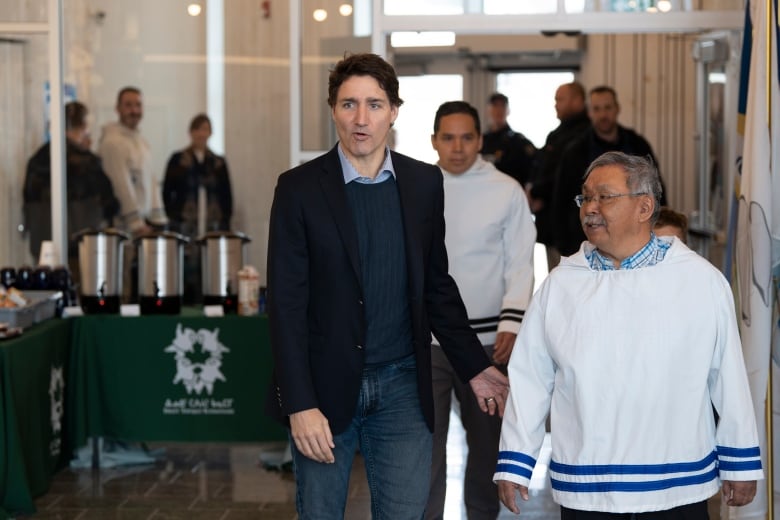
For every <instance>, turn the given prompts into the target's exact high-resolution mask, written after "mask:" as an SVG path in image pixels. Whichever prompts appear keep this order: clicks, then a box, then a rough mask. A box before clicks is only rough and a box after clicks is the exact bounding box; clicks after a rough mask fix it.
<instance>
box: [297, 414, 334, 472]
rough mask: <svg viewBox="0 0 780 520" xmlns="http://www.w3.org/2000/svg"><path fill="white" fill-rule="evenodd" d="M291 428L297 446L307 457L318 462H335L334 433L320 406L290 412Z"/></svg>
mask: <svg viewBox="0 0 780 520" xmlns="http://www.w3.org/2000/svg"><path fill="white" fill-rule="evenodd" d="M290 430H291V432H292V438H293V440H294V441H295V447H296V448H298V451H300V452H301V453H303V454H304V455H305V456H306V457H308V458H310V459H312V460H316V461H317V462H327V463H332V462H335V460H336V458H335V457H334V456H333V448H335V447H336V445H335V444H334V443H333V435H332V434H331V432H330V426H328V420H327V419H326V418H325V416H324V415H322V412H321V411H320V410H319V408H309V409H308V410H303V411H301V412H296V413H291V414H290Z"/></svg>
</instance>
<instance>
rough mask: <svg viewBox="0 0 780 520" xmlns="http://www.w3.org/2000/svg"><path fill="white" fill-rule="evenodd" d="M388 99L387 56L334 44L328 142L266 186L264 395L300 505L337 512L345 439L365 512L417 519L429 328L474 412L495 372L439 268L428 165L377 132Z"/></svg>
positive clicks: (437, 178)
mask: <svg viewBox="0 0 780 520" xmlns="http://www.w3.org/2000/svg"><path fill="white" fill-rule="evenodd" d="M402 102H403V101H402V100H401V99H400V98H399V97H398V79H397V77H396V75H395V71H394V70H393V68H392V67H391V66H390V65H389V64H388V63H387V62H386V61H384V60H383V59H382V58H380V57H379V56H376V55H374V54H355V55H350V56H348V57H346V58H344V59H343V60H342V61H340V62H339V63H338V64H337V65H336V66H335V68H334V69H333V70H332V71H331V73H330V78H329V86H328V104H329V105H330V107H331V111H332V118H333V121H334V123H335V126H336V130H337V132H338V135H339V143H338V144H337V145H336V146H335V147H334V148H333V149H332V150H331V151H330V152H328V153H326V154H325V155H323V156H320V157H318V158H316V159H314V160H312V161H310V162H308V163H306V164H303V165H301V166H299V167H297V168H294V169H292V170H290V171H288V172H285V173H284V174H282V175H281V176H280V177H279V180H278V183H277V186H276V192H275V195H274V202H273V207H272V209H271V222H270V236H269V247H268V298H269V300H268V305H269V319H270V329H271V346H272V350H273V356H274V374H273V388H272V391H271V394H270V395H269V400H268V403H267V405H268V411H269V413H270V414H271V415H272V416H274V417H276V418H277V419H279V420H280V421H282V422H283V423H284V424H286V425H288V426H289V428H290V435H291V438H292V441H293V442H292V455H293V467H294V472H295V479H296V483H297V491H296V493H297V496H296V504H297V508H298V516H299V518H300V519H301V520H305V519H317V520H327V519H331V518H333V519H340V518H343V515H344V509H345V506H346V499H347V489H348V483H349V475H350V469H351V465H352V460H353V458H354V454H355V451H356V449H357V448H358V447H359V448H360V451H361V454H362V455H363V457H364V458H365V463H366V472H367V476H368V481H369V487H370V489H371V509H372V517H373V518H374V519H377V520H378V519H393V520H399V519H419V518H422V514H423V510H424V508H425V503H426V499H427V495H428V484H429V479H430V464H431V442H432V441H431V439H432V437H431V431H432V430H433V428H434V424H433V399H432V390H431V385H432V384H431V350H430V349H431V333H432V332H433V333H435V334H436V336H437V338H438V339H439V341H440V342H441V344H442V347H443V348H444V350H445V352H446V354H447V356H448V358H449V361H450V363H452V365H453V367H454V368H455V370H456V371H457V373H458V374H459V376H460V377H461V378H462V379H463V380H464V381H470V383H471V386H472V388H473V389H474V392H475V394H476V395H477V398H478V399H479V402H480V406H481V408H482V409H483V411H485V412H487V413H490V414H494V413H499V414H500V413H503V406H504V399H505V396H506V394H507V384H508V383H507V380H506V378H505V377H504V376H503V375H502V374H501V373H500V372H499V371H498V370H497V369H496V368H495V367H493V366H491V364H490V361H489V359H488V358H487V356H486V355H485V353H484V351H483V349H482V347H481V345H480V343H479V341H478V340H477V337H476V335H475V334H474V332H473V331H472V330H471V329H470V327H469V325H468V318H467V315H466V311H465V308H464V305H463V302H462V300H461V298H460V295H459V293H458V290H457V287H456V285H455V282H454V281H453V280H452V278H451V277H450V276H449V274H448V268H447V252H446V250H445V246H444V218H443V190H442V176H441V173H440V172H439V171H438V169H437V168H436V167H435V166H433V165H428V164H425V163H421V162H418V161H415V160H413V159H411V158H408V157H405V156H403V155H400V154H396V153H394V152H390V150H389V148H388V145H387V142H388V136H389V133H390V129H391V127H392V125H393V122H394V121H395V119H396V117H397V115H398V108H399V107H400V105H401V103H402Z"/></svg>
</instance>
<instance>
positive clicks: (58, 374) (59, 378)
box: [49, 366, 65, 457]
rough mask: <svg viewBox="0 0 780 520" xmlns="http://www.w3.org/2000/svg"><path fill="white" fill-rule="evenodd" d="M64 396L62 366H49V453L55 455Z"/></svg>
mask: <svg viewBox="0 0 780 520" xmlns="http://www.w3.org/2000/svg"><path fill="white" fill-rule="evenodd" d="M64 396H65V376H64V375H63V372H62V367H54V366H52V367H51V376H50V378H49V403H50V406H49V409H50V419H51V431H52V434H53V436H52V437H53V438H52V440H51V444H50V445H49V453H50V454H51V455H52V456H53V457H56V456H58V455H59V454H60V445H61V440H60V433H61V432H62V415H63V405H64V401H65V399H64Z"/></svg>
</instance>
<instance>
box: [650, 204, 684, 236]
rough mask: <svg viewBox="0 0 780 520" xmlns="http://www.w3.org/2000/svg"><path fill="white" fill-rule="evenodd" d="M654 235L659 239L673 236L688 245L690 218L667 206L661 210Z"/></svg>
mask: <svg viewBox="0 0 780 520" xmlns="http://www.w3.org/2000/svg"><path fill="white" fill-rule="evenodd" d="M653 233H655V234H656V235H658V236H659V237H663V236H673V237H677V238H679V239H680V240H682V241H683V243H686V244H687V243H688V217H686V216H685V214H684V213H680V212H677V211H675V210H673V209H672V208H668V207H666V206H664V207H662V208H661V212H660V213H659V214H658V220H656V222H655V227H654V228H653Z"/></svg>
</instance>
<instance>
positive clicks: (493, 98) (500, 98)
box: [488, 92, 509, 106]
mask: <svg viewBox="0 0 780 520" xmlns="http://www.w3.org/2000/svg"><path fill="white" fill-rule="evenodd" d="M488 103H489V104H491V105H495V104H496V103H501V104H503V105H504V106H506V105H509V98H508V97H506V96H505V95H503V94H502V93H501V92H493V93H492V94H490V97H489V98H488Z"/></svg>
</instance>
